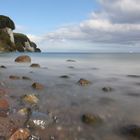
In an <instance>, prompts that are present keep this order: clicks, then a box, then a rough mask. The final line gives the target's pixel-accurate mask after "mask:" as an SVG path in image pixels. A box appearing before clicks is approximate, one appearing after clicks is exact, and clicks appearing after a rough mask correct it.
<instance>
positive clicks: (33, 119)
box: [27, 111, 53, 129]
mask: <svg viewBox="0 0 140 140" xmlns="http://www.w3.org/2000/svg"><path fill="white" fill-rule="evenodd" d="M51 123H53V118H52V117H51V116H50V115H49V114H45V113H41V112H34V111H33V112H32V113H31V116H30V118H29V120H28V121H27V127H28V128H40V129H45V128H47V127H48V125H49V124H51Z"/></svg>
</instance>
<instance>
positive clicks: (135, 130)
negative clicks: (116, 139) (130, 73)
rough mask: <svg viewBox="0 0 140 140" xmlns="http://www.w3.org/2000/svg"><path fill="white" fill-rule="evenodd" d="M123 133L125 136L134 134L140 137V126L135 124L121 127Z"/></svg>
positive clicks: (133, 135)
mask: <svg viewBox="0 0 140 140" xmlns="http://www.w3.org/2000/svg"><path fill="white" fill-rule="evenodd" d="M121 133H122V134H123V135H125V136H132V137H135V138H138V139H140V126H139V125H135V124H130V125H126V126H123V127H122V128H121Z"/></svg>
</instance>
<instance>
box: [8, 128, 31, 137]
mask: <svg viewBox="0 0 140 140" xmlns="http://www.w3.org/2000/svg"><path fill="white" fill-rule="evenodd" d="M30 136H31V134H30V131H29V130H28V129H27V128H25V129H22V128H20V129H18V130H17V131H16V132H15V133H13V134H12V136H11V137H10V138H9V140H27V139H28V138H29V137H30Z"/></svg>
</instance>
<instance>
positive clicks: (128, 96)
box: [0, 53, 140, 140]
mask: <svg viewBox="0 0 140 140" xmlns="http://www.w3.org/2000/svg"><path fill="white" fill-rule="evenodd" d="M19 55H21V54H20V53H11V54H0V65H5V66H7V69H5V70H3V69H0V75H1V77H0V80H1V81H3V82H5V84H6V86H7V87H8V88H11V89H14V91H13V92H12V94H13V95H14V96H17V97H19V96H21V95H23V94H25V93H26V94H27V93H36V94H38V95H39V97H40V104H39V109H40V111H42V112H45V111H48V110H49V111H50V112H52V113H54V114H55V115H56V116H58V117H59V118H60V120H61V121H60V124H58V126H62V127H63V129H64V130H65V132H63V133H64V135H66V137H67V138H66V140H75V138H77V139H78V140H93V139H94V138H95V139H96V140H127V138H125V137H122V136H120V135H118V134H117V133H116V132H115V129H119V127H120V126H122V125H125V124H140V108H139V106H140V102H139V101H140V78H139V75H140V54H137V53H135V54H133V53H130V54H126V53H120V54H119V53H108V54H107V53H98V54H97V53H27V55H29V56H30V57H31V59H32V63H39V64H40V65H41V68H31V67H30V64H28V63H27V64H19V63H15V62H14V60H15V58H16V57H17V56H19ZM70 59H72V60H75V62H68V61H67V60H70ZM9 75H18V76H28V77H30V78H31V79H32V81H23V80H18V81H11V80H9ZM61 75H68V76H69V77H70V78H68V79H63V78H60V76H61ZM128 75H135V76H134V77H133V76H132V77H131V76H128ZM137 76H138V77H137ZM80 78H85V79H87V80H90V81H91V83H92V84H91V85H88V86H86V87H81V86H79V85H78V84H77V82H78V80H79V79H80ZM33 82H40V83H42V84H43V85H44V86H45V88H44V90H42V91H35V90H33V89H32V88H31V84H32V83H33ZM103 87H111V88H112V89H113V91H112V92H107V93H105V92H104V91H102V88H103ZM11 102H12V103H13V106H14V107H17V104H16V102H14V101H12V100H11ZM83 113H93V114H97V115H99V116H101V118H102V119H103V120H104V124H102V126H101V127H98V128H93V127H90V126H86V125H84V124H83V123H82V122H81V119H80V116H81V115H82V114H83ZM56 127H57V125H56ZM79 127H80V131H79V129H78V128H79ZM77 129H78V130H77ZM48 131H51V132H50V133H52V132H54V131H52V128H48ZM66 132H67V133H66ZM38 133H40V135H42V137H46V135H48V134H47V133H46V132H38Z"/></svg>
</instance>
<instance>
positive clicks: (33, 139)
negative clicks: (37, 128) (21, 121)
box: [29, 135, 41, 140]
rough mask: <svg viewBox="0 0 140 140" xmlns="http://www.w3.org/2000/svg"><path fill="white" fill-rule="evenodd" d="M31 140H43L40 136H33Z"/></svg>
mask: <svg viewBox="0 0 140 140" xmlns="http://www.w3.org/2000/svg"><path fill="white" fill-rule="evenodd" d="M29 140H41V138H40V137H38V136H34V135H31V136H30V137H29Z"/></svg>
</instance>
